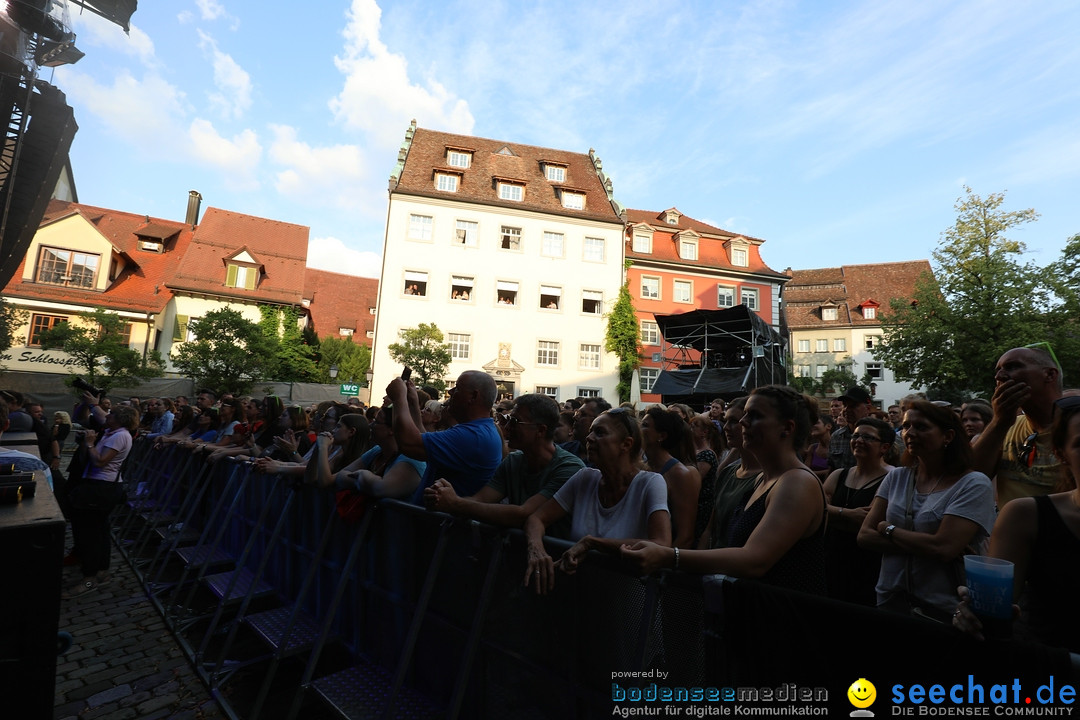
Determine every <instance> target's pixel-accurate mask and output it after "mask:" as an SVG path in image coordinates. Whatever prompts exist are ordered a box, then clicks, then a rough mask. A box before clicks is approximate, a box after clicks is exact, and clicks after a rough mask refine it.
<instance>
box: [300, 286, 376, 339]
mask: <svg viewBox="0 0 1080 720" xmlns="http://www.w3.org/2000/svg"><path fill="white" fill-rule="evenodd" d="M378 295H379V281H378V280H377V279H375V278H366V277H358V276H355V275H342V274H341V273H335V272H328V271H326V270H316V269H314V268H307V271H306V272H305V279H304V299H305V300H309V301H310V302H309V303H308V313H310V315H311V322H312V324H313V325H314V326H315V332H316V333H317V334H318V335H319V337H320V338H328V337H341V335H340V334H339V330H340V329H341V328H350V329H352V331H353V342H355V343H357V344H359V345H368V346H370V345H371V340H370V339H368V336H367V333H368V331H369V330H370V331H374V330H375V316H374V315H373V314H372V313H371V308H373V307H375V301H376V298H378Z"/></svg>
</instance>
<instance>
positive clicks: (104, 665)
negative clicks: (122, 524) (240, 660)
mask: <svg viewBox="0 0 1080 720" xmlns="http://www.w3.org/2000/svg"><path fill="white" fill-rule="evenodd" d="M67 547H69V548H70V547H71V533H70V531H69V532H68V544H67ZM112 573H113V579H112V581H111V582H109V583H107V584H105V585H102V586H101V587H100V588H98V589H97V590H94V591H93V592H90V593H87V594H86V595H83V596H81V597H77V598H73V599H70V600H62V601H61V606H60V630H61V631H66V632H69V633H71V635H72V636H73V638H74V641H73V643H72V646H71V649H70V650H68V651H67V652H66V653H65V654H64V655H61V656H60V657H59V658H57V667H56V695H55V702H54V713H53V717H54V718H56V720H69V719H71V720H92V719H93V718H107V720H127V718H138V719H139V720H161V719H163V718H176V719H177V720H180V719H181V718H184V719H190V720H196V719H205V720H210V719H211V718H225V717H226V715H225V713H224V712H222V710H221V708H220V707H219V706H218V704H217V703H216V702H215V701H214V700H213V699H212V698H211V697H210V693H209V692H208V691H207V690H206V687H205V686H204V685H203V684H202V682H201V681H200V680H199V677H198V675H196V674H195V671H194V669H192V667H191V665H190V664H189V663H188V660H187V658H186V657H185V656H184V654H183V652H182V651H181V649H180V647H179V645H178V644H177V642H176V638H174V637H173V635H172V633H170V632H169V630H168V629H167V628H166V627H165V623H164V621H163V620H162V619H161V616H160V615H159V614H158V612H157V610H156V609H155V608H154V606H153V605H152V604H151V603H150V601H149V600H148V599H147V597H146V594H145V592H144V591H143V588H142V585H141V584H140V583H139V581H138V579H137V578H136V577H135V573H134V572H133V571H132V570H131V568H130V567H129V566H128V564H127V562H126V561H125V560H124V558H123V556H121V554H120V552H119V551H118V550H117V549H116V547H115V546H114V547H113V554H112ZM80 575H81V573H80V572H79V571H78V568H65V570H64V586H65V587H67V586H70V585H72V584H73V583H75V582H78V580H79V577H80Z"/></svg>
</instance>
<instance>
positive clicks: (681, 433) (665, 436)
mask: <svg viewBox="0 0 1080 720" xmlns="http://www.w3.org/2000/svg"><path fill="white" fill-rule="evenodd" d="M641 446H642V450H643V451H644V452H645V457H646V463H645V466H646V467H647V468H648V469H649V470H652V471H653V472H655V473H658V474H659V475H660V476H662V477H663V478H664V482H665V483H667V488H668V509H669V510H670V511H671V532H672V535H673V537H672V542H673V543H674V544H675V545H676V546H678V547H681V548H688V547H693V546H694V541H695V540H696V539H697V535H696V529H697V527H698V507H699V500H700V496H701V474H700V473H699V472H698V470H697V466H696V465H695V464H694V462H693V460H694V449H693V448H694V446H693V440H692V439H691V437H690V426H689V425H687V424H686V421H684V420H683V416H682V414H680V413H679V412H678V411H676V410H665V409H663V408H662V407H661V406H659V405H652V406H650V407H649V408H648V409H647V410H646V411H645V413H644V414H643V415H642V416H641ZM707 520H708V515H706V516H705V517H703V518H702V519H701V525H702V528H703V529H704V525H705V522H706V521H707Z"/></svg>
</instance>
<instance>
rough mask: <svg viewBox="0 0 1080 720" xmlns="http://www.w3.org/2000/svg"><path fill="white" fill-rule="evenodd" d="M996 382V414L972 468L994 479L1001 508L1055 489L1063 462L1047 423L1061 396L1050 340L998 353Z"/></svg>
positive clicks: (977, 448)
mask: <svg viewBox="0 0 1080 720" xmlns="http://www.w3.org/2000/svg"><path fill="white" fill-rule="evenodd" d="M994 381H995V382H996V383H997V387H996V388H995V389H994V396H993V398H992V400H991V404H992V405H993V408H994V418H993V420H991V421H990V423H989V424H987V426H986V427H985V428H984V429H983V432H982V435H980V436H979V439H978V440H977V441H976V442H975V446H974V450H975V469H976V470H979V471H981V472H984V473H986V474H987V475H988V476H990V477H991V478H994V489H995V491H996V493H997V506H998V508H999V509H1000V508H1001V507H1003V506H1004V505H1005V503H1007V502H1009V501H1010V500H1012V499H1014V498H1018V497H1032V496H1036V495H1046V494H1048V493H1050V492H1052V491H1053V489H1054V484H1055V483H1056V482H1057V479H1058V477H1059V474H1060V466H1061V463H1060V461H1059V460H1058V458H1057V457H1056V456H1055V455H1054V453H1053V451H1052V449H1051V447H1050V423H1051V422H1053V419H1054V401H1055V400H1057V399H1058V398H1060V397H1061V391H1062V377H1061V367H1060V365H1058V362H1057V358H1055V357H1054V356H1053V350H1052V349H1051V348H1050V345H1049V344H1047V343H1036V344H1035V345H1029V346H1027V347H1021V348H1013V349H1012V350H1009V351H1008V352H1006V353H1005V354H1004V355H1002V356H1001V357H1000V358H999V359H998V361H997V366H996V368H995V370H994ZM1019 410H1023V414H1022V415H1017V411H1019Z"/></svg>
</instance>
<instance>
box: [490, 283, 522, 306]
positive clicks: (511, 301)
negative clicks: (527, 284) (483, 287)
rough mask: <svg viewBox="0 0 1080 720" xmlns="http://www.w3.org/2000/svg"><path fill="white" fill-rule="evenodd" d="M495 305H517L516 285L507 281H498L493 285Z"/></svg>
mask: <svg viewBox="0 0 1080 720" xmlns="http://www.w3.org/2000/svg"><path fill="white" fill-rule="evenodd" d="M495 295H496V303H498V304H499V305H517V304H518V284H517V283H516V282H510V281H508V280H500V281H498V282H497V283H495Z"/></svg>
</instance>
